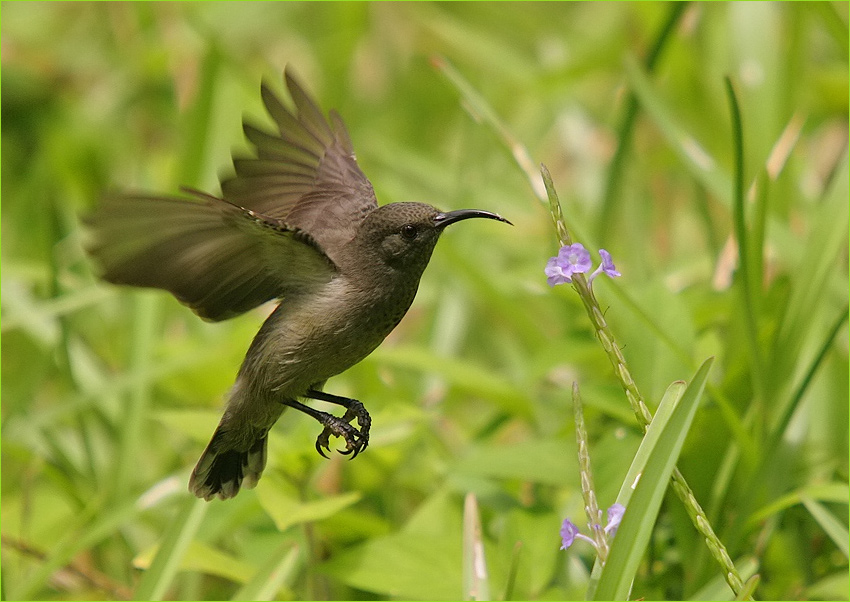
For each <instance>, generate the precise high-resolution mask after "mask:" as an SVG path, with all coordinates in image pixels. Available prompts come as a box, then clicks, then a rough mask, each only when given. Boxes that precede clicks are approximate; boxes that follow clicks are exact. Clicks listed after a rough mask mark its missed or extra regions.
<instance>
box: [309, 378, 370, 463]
mask: <svg viewBox="0 0 850 602" xmlns="http://www.w3.org/2000/svg"><path fill="white" fill-rule="evenodd" d="M307 397H311V398H313V399H319V400H321V401H327V402H330V403H335V404H337V405H341V406H343V407H344V408H345V414H344V415H343V416H342V418H336V417H334V416H330V415H328V416H329V417H330V418H333V422H331V421H327V422H326V421H325V420H321V419H320V420H319V422H321V423H322V424H323V425H324V427H325V428H324V430H323V431H322V432H321V433H320V434H319V436H318V437H317V438H316V449H317V450H318V452H319V453H320V454H321V455H322V456H324V457H325V458H327V456H326V455H325V453H324V452H323V451H322V448H324V449H327V450H328V451H330V437H331V435H333V436H335V437H342V438H343V439H345V450H344V451H343V450H339V453H341V454H344V455H351V459H352V460H353V459H354V458H356V457H357V454H359V453H360V452H362V451H363V450H364V449H366V447H368V445H369V429H370V428H371V427H372V417H371V416H370V415H369V412H368V411H367V410H366V406H364V405H363V403H362V402H361V401H358V400H357V399H351V398H348V397H340V396H339V395H332V394H330V393H325V392H324V391H319V390H318V389H311V390H310V391H308V392H307ZM355 418H356V419H357V425H358V426H359V427H360V429H359V430H358V429H356V428H354V427H353V426H351V422H352V421H353V420H354V419H355Z"/></svg>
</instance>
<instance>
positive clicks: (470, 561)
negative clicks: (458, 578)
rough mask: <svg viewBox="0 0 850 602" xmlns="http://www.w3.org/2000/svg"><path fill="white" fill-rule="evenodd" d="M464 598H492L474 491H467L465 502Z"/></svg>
mask: <svg viewBox="0 0 850 602" xmlns="http://www.w3.org/2000/svg"><path fill="white" fill-rule="evenodd" d="M463 599H464V600H489V599H490V584H489V582H488V579H487V561H486V559H485V558H484V540H483V539H482V537H481V517H480V516H479V514H478V501H477V500H476V498H475V494H474V493H467V494H466V499H465V500H464V503H463Z"/></svg>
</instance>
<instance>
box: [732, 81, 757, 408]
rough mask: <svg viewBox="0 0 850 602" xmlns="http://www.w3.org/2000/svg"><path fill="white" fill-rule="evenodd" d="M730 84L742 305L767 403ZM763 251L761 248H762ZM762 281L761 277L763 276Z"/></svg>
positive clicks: (740, 138)
mask: <svg viewBox="0 0 850 602" xmlns="http://www.w3.org/2000/svg"><path fill="white" fill-rule="evenodd" d="M724 83H725V85H726V95H727V96H728V99H729V111H730V113H731V114H732V143H733V149H734V153H733V154H734V158H735V170H734V179H733V190H732V217H733V220H732V221H733V223H734V226H735V238H736V240H737V243H738V269H739V270H740V277H739V278H738V284H739V286H740V287H741V289H740V290H741V299H742V301H743V303H742V306H743V308H744V324H745V325H746V331H747V332H746V334H747V344H748V348H749V355H750V366H751V367H750V376H751V379H752V383H753V389H754V391H755V394H754V395H755V400H756V403H759V404H763V403H764V399H765V398H764V395H765V383H764V379H765V371H764V369H763V365H764V362H763V358H762V354H761V348H760V347H759V344H758V326H757V321H756V315H755V302H754V299H753V297H754V293H753V289H754V280H753V278H754V277H755V276H756V275H754V274H752V273H751V268H752V259H751V258H752V250H751V249H750V242H751V241H750V239H749V232H748V229H747V220H746V215H745V211H744V200H745V199H744V192H745V190H744V180H745V174H744V129H743V126H742V124H741V109H740V106H739V104H738V97H737V95H736V93H735V86H734V85H733V84H732V79H731V78H730V77H728V76H727V77H726V78H725V79H724ZM758 252H759V253H760V252H761V249H758ZM759 281H760V279H759Z"/></svg>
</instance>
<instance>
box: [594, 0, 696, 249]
mask: <svg viewBox="0 0 850 602" xmlns="http://www.w3.org/2000/svg"><path fill="white" fill-rule="evenodd" d="M686 8H688V3H687V2H674V3H672V4H670V5H669V12H668V13H667V18H666V19H665V20H664V23H663V25H662V26H661V30H660V31H659V32H658V35H657V36H656V37H655V41H654V42H653V44H652V48H651V49H650V51H649V53H648V54H647V55H646V61H645V69H646V72H647V73H652V72H653V70H654V69H655V65H656V64H657V62H658V59H659V57H660V56H661V52H662V50H664V47H665V46H666V45H667V42H668V41H669V40H670V34H671V33H672V32H673V29H674V28H675V26H676V24H677V23H678V22H679V19H680V18H681V16H682V13H684V12H685V9H686ZM637 113H638V99H637V96H635V93H634V92H629V97H628V99H627V100H626V109H625V111H624V112H623V120H622V121H621V122H620V127H619V128H617V150H616V151H615V152H614V157H613V158H612V159H611V164H610V165H609V167H608V177H607V178H606V180H605V192H604V193H603V194H602V210H601V212H600V218H599V231H598V232H597V233H596V238H597V240H599V244H600V246H605V243H606V242H607V240H608V236H609V235H610V233H611V232H612V231H613V230H612V228H611V226H610V224H611V220H612V218H613V216H614V215H616V214H617V212H618V210H619V201H620V196H619V194H620V182H621V180H622V177H623V169H624V167H625V165H626V157H627V156H628V152H629V149H630V148H631V143H632V134H633V133H634V124H635V117H637Z"/></svg>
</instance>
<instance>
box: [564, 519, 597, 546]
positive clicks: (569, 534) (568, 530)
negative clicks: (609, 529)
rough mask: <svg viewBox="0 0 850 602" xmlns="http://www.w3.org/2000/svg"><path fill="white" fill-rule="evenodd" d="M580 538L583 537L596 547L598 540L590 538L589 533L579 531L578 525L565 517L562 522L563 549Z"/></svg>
mask: <svg viewBox="0 0 850 602" xmlns="http://www.w3.org/2000/svg"><path fill="white" fill-rule="evenodd" d="M576 538H578V539H583V540H585V541H587V542H589V543H590V545H592V546H593V547H594V548H595V547H596V542H595V541H593V540H592V539H590V538H589V537H588V536H587V535H582V534H581V533H579V532H578V527H576V526H575V524H573V522H572V521H571V520H570V519H568V518H565V519H564V522H563V523H562V524H561V549H562V550H566V549H567V548H569V547H570V546H571V545H573V542H574V541H575V540H576Z"/></svg>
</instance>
